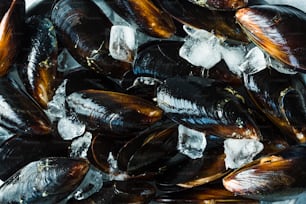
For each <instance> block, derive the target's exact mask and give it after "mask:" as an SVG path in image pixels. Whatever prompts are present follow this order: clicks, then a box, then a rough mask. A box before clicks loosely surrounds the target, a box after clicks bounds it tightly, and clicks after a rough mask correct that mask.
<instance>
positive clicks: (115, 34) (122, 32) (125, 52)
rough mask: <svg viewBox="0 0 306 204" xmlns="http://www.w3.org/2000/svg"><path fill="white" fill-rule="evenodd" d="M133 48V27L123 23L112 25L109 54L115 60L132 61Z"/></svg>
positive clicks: (134, 45)
mask: <svg viewBox="0 0 306 204" xmlns="http://www.w3.org/2000/svg"><path fill="white" fill-rule="evenodd" d="M135 50H136V38H135V29H134V28H132V27H130V26H124V25H114V26H112V28H111V31H110V40H109V52H110V55H111V56H112V57H113V58H114V59H117V60H121V61H125V62H132V61H133V59H134V56H135Z"/></svg>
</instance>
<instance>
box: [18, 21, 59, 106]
mask: <svg viewBox="0 0 306 204" xmlns="http://www.w3.org/2000/svg"><path fill="white" fill-rule="evenodd" d="M25 32H26V36H25V39H24V41H23V42H24V43H23V47H24V50H23V52H22V53H21V55H22V56H23V57H22V59H21V60H20V61H19V63H18V65H17V66H19V72H20V74H21V77H22V80H23V83H24V84H25V87H26V89H27V91H28V93H30V94H31V96H32V97H33V98H34V99H35V100H36V101H37V102H38V103H39V104H40V105H41V106H42V107H43V108H47V103H48V102H49V101H50V100H51V99H52V96H53V94H54V89H55V78H56V73H57V71H56V69H57V52H58V48H57V47H58V46H57V39H56V33H55V29H54V26H53V24H52V23H51V21H50V20H49V19H48V18H42V17H38V16H36V17H35V16H33V17H31V18H29V19H28V20H27V23H26V28H25Z"/></svg>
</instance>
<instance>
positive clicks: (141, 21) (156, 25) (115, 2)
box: [106, 0, 176, 38]
mask: <svg viewBox="0 0 306 204" xmlns="http://www.w3.org/2000/svg"><path fill="white" fill-rule="evenodd" d="M106 3H107V4H108V5H109V6H110V7H111V8H112V9H114V11H115V12H116V13H118V14H119V15H120V16H121V17H122V18H124V19H126V20H127V21H128V22H129V23H131V24H132V25H134V26H135V27H138V28H140V29H141V30H142V31H143V32H145V33H146V34H148V35H151V36H153V37H159V38H169V37H171V36H172V35H173V34H174V33H175V30H176V28H175V25H174V22H173V20H172V18H171V16H169V15H168V14H167V13H166V12H165V11H163V10H162V9H161V8H160V7H159V6H158V4H155V3H154V1H152V0H142V1H138V0H124V1H123V0H107V1H106Z"/></svg>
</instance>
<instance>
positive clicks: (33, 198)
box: [0, 157, 89, 203]
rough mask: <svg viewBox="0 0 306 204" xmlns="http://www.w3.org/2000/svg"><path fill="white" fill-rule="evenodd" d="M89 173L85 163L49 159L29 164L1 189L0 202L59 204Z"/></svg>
mask: <svg viewBox="0 0 306 204" xmlns="http://www.w3.org/2000/svg"><path fill="white" fill-rule="evenodd" d="M88 170H89V163H88V161H86V160H84V159H73V158H64V157H50V158H45V159H41V160H38V161H34V162H31V163H29V164H28V165H26V166H25V167H23V168H22V169H20V170H19V171H17V172H16V173H15V174H13V175H12V176H11V177H10V178H8V179H7V180H6V181H5V182H4V183H3V184H2V185H1V186H0V202H1V203H20V202H24V203H58V202H60V201H61V200H63V199H65V198H66V197H67V196H68V195H69V194H70V193H71V192H72V191H73V190H75V188H76V187H77V186H78V185H79V184H80V183H81V181H82V179H83V178H84V176H85V175H86V173H87V172H88Z"/></svg>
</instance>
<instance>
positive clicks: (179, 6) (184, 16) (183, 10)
mask: <svg viewBox="0 0 306 204" xmlns="http://www.w3.org/2000/svg"><path fill="white" fill-rule="evenodd" d="M159 2H160V5H161V7H162V8H163V9H165V10H166V11H167V12H169V13H170V15H171V16H172V17H173V18H175V19H176V20H178V21H179V22H181V23H182V24H186V25H190V26H191V27H195V28H199V29H204V30H207V31H209V32H210V31H212V32H214V33H215V34H216V35H218V36H222V37H225V38H228V39H230V40H236V41H239V42H240V41H241V42H248V39H247V37H246V35H245V34H244V33H243V31H242V30H241V28H240V27H239V25H237V24H236V22H235V19H234V18H233V17H234V16H235V12H233V11H211V10H209V9H208V8H204V7H200V6H197V5H194V4H193V3H191V2H188V1H186V0H163V1H159Z"/></svg>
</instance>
